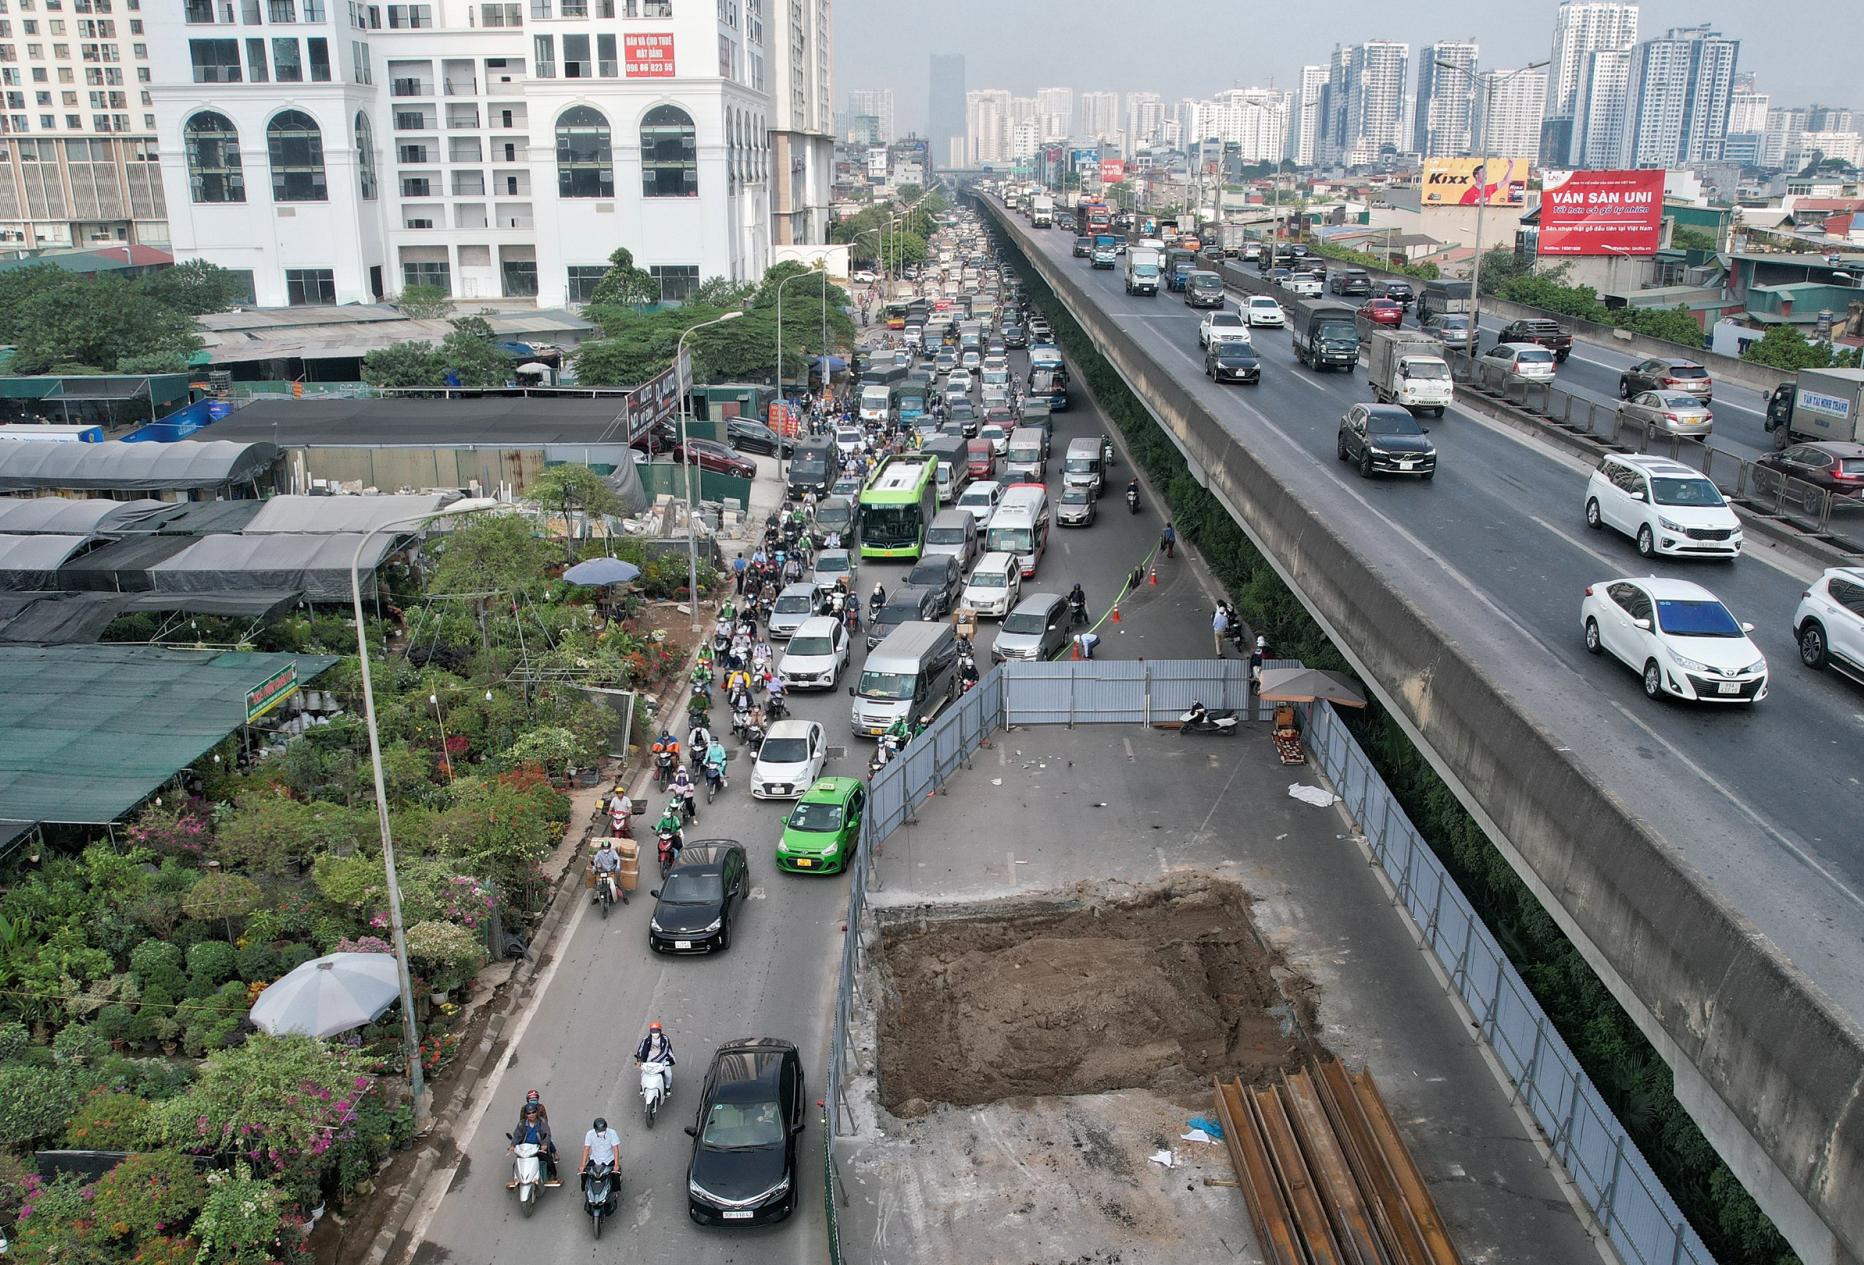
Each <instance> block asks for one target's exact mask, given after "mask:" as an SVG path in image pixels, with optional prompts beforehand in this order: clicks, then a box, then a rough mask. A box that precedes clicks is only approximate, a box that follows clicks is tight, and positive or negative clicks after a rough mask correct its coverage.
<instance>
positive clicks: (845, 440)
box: [835, 426, 867, 457]
mask: <svg viewBox="0 0 1864 1265" xmlns="http://www.w3.org/2000/svg"><path fill="white" fill-rule="evenodd" d="M866 446H867V432H866V431H864V430H862V429H861V428H860V427H858V426H843V427H841V428H840V429H839V430H837V431H836V432H835V451H836V452H838V453H840V454H841V455H842V456H844V457H852V456H853V455H854V454H855V453H857V452H859V451H861V449H863V448H865V447H866Z"/></svg>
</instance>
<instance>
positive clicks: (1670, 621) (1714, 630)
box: [1579, 576, 1767, 703]
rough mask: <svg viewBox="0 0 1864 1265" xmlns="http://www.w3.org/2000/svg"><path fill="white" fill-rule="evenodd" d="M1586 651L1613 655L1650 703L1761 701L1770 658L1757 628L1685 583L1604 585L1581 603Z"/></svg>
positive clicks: (1592, 587)
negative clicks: (1755, 635)
mask: <svg viewBox="0 0 1864 1265" xmlns="http://www.w3.org/2000/svg"><path fill="white" fill-rule="evenodd" d="M1579 622H1580V627H1581V628H1582V629H1583V630H1584V633H1585V638H1586V649H1587V650H1588V651H1589V652H1591V653H1592V654H1598V653H1600V652H1601V651H1610V652H1611V653H1612V654H1613V655H1614V656H1615V657H1617V658H1618V659H1620V660H1622V661H1623V662H1624V663H1625V664H1626V665H1627V666H1629V667H1630V668H1631V669H1632V671H1634V672H1636V673H1637V674H1638V675H1639V676H1640V677H1641V678H1642V679H1643V682H1644V693H1645V695H1646V696H1647V697H1650V698H1654V699H1655V698H1663V697H1665V696H1668V697H1670V698H1680V699H1688V700H1690V701H1693V702H1704V703H1757V702H1759V701H1760V700H1761V699H1763V698H1765V697H1767V658H1766V656H1765V655H1763V654H1761V652H1760V649H1759V647H1757V646H1756V645H1755V644H1754V643H1753V642H1752V641H1750V640H1748V634H1749V633H1750V632H1752V631H1754V625H1752V624H1744V623H1742V622H1741V621H1740V620H1738V619H1736V618H1735V617H1734V615H1733V614H1731V613H1730V612H1729V610H1728V608H1727V607H1726V606H1723V605H1722V603H1721V600H1720V599H1719V598H1717V597H1716V596H1715V594H1713V593H1711V592H1709V591H1708V590H1707V589H1705V588H1703V587H1702V586H1701V585H1700V584H1691V583H1690V582H1689V581H1687V580H1664V579H1658V578H1657V577H1655V576H1646V577H1644V578H1642V579H1634V578H1631V577H1626V578H1624V579H1618V580H1601V581H1599V582H1598V583H1596V584H1588V585H1587V586H1586V595H1585V597H1584V599H1583V600H1582V601H1581V602H1580V604H1579Z"/></svg>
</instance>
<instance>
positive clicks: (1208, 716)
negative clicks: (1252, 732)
mask: <svg viewBox="0 0 1864 1265" xmlns="http://www.w3.org/2000/svg"><path fill="white" fill-rule="evenodd" d="M1196 715H1197V713H1196V712H1186V713H1184V715H1182V716H1180V717H1178V732H1179V733H1181V734H1218V735H1221V736H1223V737H1229V736H1230V735H1231V734H1234V733H1235V732H1236V731H1237V728H1238V727H1239V726H1240V725H1241V723H1242V722H1241V721H1239V720H1237V718H1236V713H1235V712H1232V711H1222V712H1213V711H1206V712H1205V713H1204V718H1203V719H1202V720H1198V719H1196V718H1195V717H1196Z"/></svg>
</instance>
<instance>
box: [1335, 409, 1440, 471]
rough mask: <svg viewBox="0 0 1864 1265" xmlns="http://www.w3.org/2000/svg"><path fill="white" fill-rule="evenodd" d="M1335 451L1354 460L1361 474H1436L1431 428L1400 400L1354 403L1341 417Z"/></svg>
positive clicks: (1435, 451) (1435, 448)
mask: <svg viewBox="0 0 1864 1265" xmlns="http://www.w3.org/2000/svg"><path fill="white" fill-rule="evenodd" d="M1335 442H1336V451H1337V452H1338V454H1339V458H1340V460H1341V461H1351V462H1355V463H1357V464H1358V466H1359V475H1360V477H1361V478H1364V479H1370V478H1371V477H1372V476H1373V475H1375V474H1415V475H1417V476H1418V477H1419V478H1420V479H1433V478H1435V477H1436V476H1437V447H1436V445H1435V444H1433V443H1431V442H1430V432H1429V431H1427V430H1425V429H1424V428H1423V427H1421V426H1419V425H1418V424H1417V419H1416V418H1415V417H1412V416H1411V412H1410V410H1409V409H1406V408H1404V407H1402V406H1400V405H1397V404H1355V405H1353V406H1352V407H1351V408H1349V409H1347V410H1346V415H1345V416H1344V417H1342V418H1341V419H1340V433H1339V437H1338V439H1337V440H1336V441H1335Z"/></svg>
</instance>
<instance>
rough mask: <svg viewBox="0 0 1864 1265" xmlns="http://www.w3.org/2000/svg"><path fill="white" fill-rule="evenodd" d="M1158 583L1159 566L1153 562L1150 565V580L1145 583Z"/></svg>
mask: <svg viewBox="0 0 1864 1265" xmlns="http://www.w3.org/2000/svg"><path fill="white" fill-rule="evenodd" d="M1158 582H1159V564H1158V563H1156V562H1155V563H1153V564H1152V578H1151V579H1150V580H1148V581H1147V583H1148V584H1157V583H1158Z"/></svg>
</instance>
